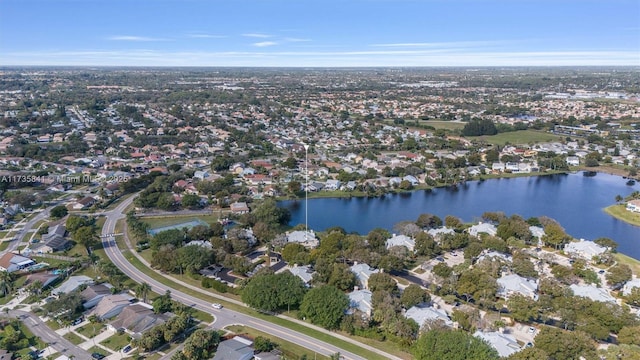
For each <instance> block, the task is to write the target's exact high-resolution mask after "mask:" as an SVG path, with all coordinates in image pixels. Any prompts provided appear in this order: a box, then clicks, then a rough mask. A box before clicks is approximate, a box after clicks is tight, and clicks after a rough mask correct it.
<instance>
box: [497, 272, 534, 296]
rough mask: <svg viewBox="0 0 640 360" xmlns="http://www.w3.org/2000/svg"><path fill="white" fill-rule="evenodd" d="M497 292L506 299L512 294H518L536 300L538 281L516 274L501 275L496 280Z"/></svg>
mask: <svg viewBox="0 0 640 360" xmlns="http://www.w3.org/2000/svg"><path fill="white" fill-rule="evenodd" d="M497 283H498V292H497V295H498V296H499V297H502V298H504V299H506V300H508V299H509V296H511V295H513V294H520V295H523V296H526V297H529V298H531V299H533V300H538V294H537V293H536V292H537V290H538V283H537V282H535V281H533V280H529V279H526V278H523V277H522V276H520V275H517V274H511V275H503V276H502V277H500V278H499V279H498V280H497Z"/></svg>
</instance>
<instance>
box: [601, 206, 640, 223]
mask: <svg viewBox="0 0 640 360" xmlns="http://www.w3.org/2000/svg"><path fill="white" fill-rule="evenodd" d="M604 211H605V212H606V213H607V214H609V215H611V216H613V217H614V218H616V219H618V220H622V221H624V222H626V223H629V224H631V225H634V226H640V214H639V213H633V212H631V211H627V209H626V206H625V205H611V206H609V207H606V208H605V209H604Z"/></svg>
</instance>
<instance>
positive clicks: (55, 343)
mask: <svg viewBox="0 0 640 360" xmlns="http://www.w3.org/2000/svg"><path fill="white" fill-rule="evenodd" d="M0 316H7V317H12V318H16V317H18V318H19V319H20V321H21V322H22V323H23V324H25V325H26V326H27V328H29V330H31V332H32V333H33V335H35V336H37V337H39V338H40V339H41V340H42V341H43V342H45V343H47V344H49V346H50V347H52V348H54V349H55V350H56V351H58V352H59V353H60V354H65V355H67V356H69V357H70V356H71V355H73V356H74V357H75V358H76V359H91V354H89V353H88V352H86V351H85V350H83V349H82V348H80V347H78V346H76V345H73V344H72V343H71V342H70V341H68V340H67V339H65V338H63V337H62V336H60V335H58V334H57V333H56V332H55V331H53V330H51V328H49V327H48V326H47V325H46V324H45V323H44V322H43V321H42V320H41V319H40V318H39V317H38V316H36V315H34V314H32V313H29V312H26V311H20V310H9V313H8V314H6V313H5V312H4V311H3V312H2V313H1V314H0ZM47 355H49V354H47Z"/></svg>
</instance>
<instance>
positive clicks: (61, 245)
mask: <svg viewBox="0 0 640 360" xmlns="http://www.w3.org/2000/svg"><path fill="white" fill-rule="evenodd" d="M66 232H67V230H66V229H65V227H64V225H63V224H58V225H55V226H53V227H51V228H49V232H48V233H47V234H45V235H42V241H41V242H40V243H38V244H36V245H34V246H31V249H32V250H33V251H35V252H38V253H51V252H55V251H62V250H66V249H68V248H69V247H70V246H71V242H70V241H69V240H67V239H65V234H66Z"/></svg>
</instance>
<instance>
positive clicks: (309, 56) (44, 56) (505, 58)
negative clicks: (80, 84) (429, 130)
mask: <svg viewBox="0 0 640 360" xmlns="http://www.w3.org/2000/svg"><path fill="white" fill-rule="evenodd" d="M639 60H640V56H639V55H638V52H637V51H562V52H553V51H538V52H536V51H529V52H486V51H484V52H483V51H477V52H476V51H466V50H465V51H460V50H456V51H446V50H442V49H438V50H436V49H428V50H427V49H422V50H418V51H406V50H389V51H384V50H381V51H344V52H342V51H273V52H269V51H264V50H263V51H247V52H235V51H226V52H225V51H223V52H207V51H196V52H187V51H155V50H113V51H100V50H91V51H30V52H9V53H4V54H3V56H2V57H1V58H0V65H1V66H11V65H33V66H46V65H71V66H270V67H271V66H273V67H277V66H283V67H289V66H294V67H296V66H297V67H312V66H313V67H336V66H338V67H343V66H349V67H358V66H367V67H372V66H594V65H596V66H628V65H637V64H638V62H639Z"/></svg>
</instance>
